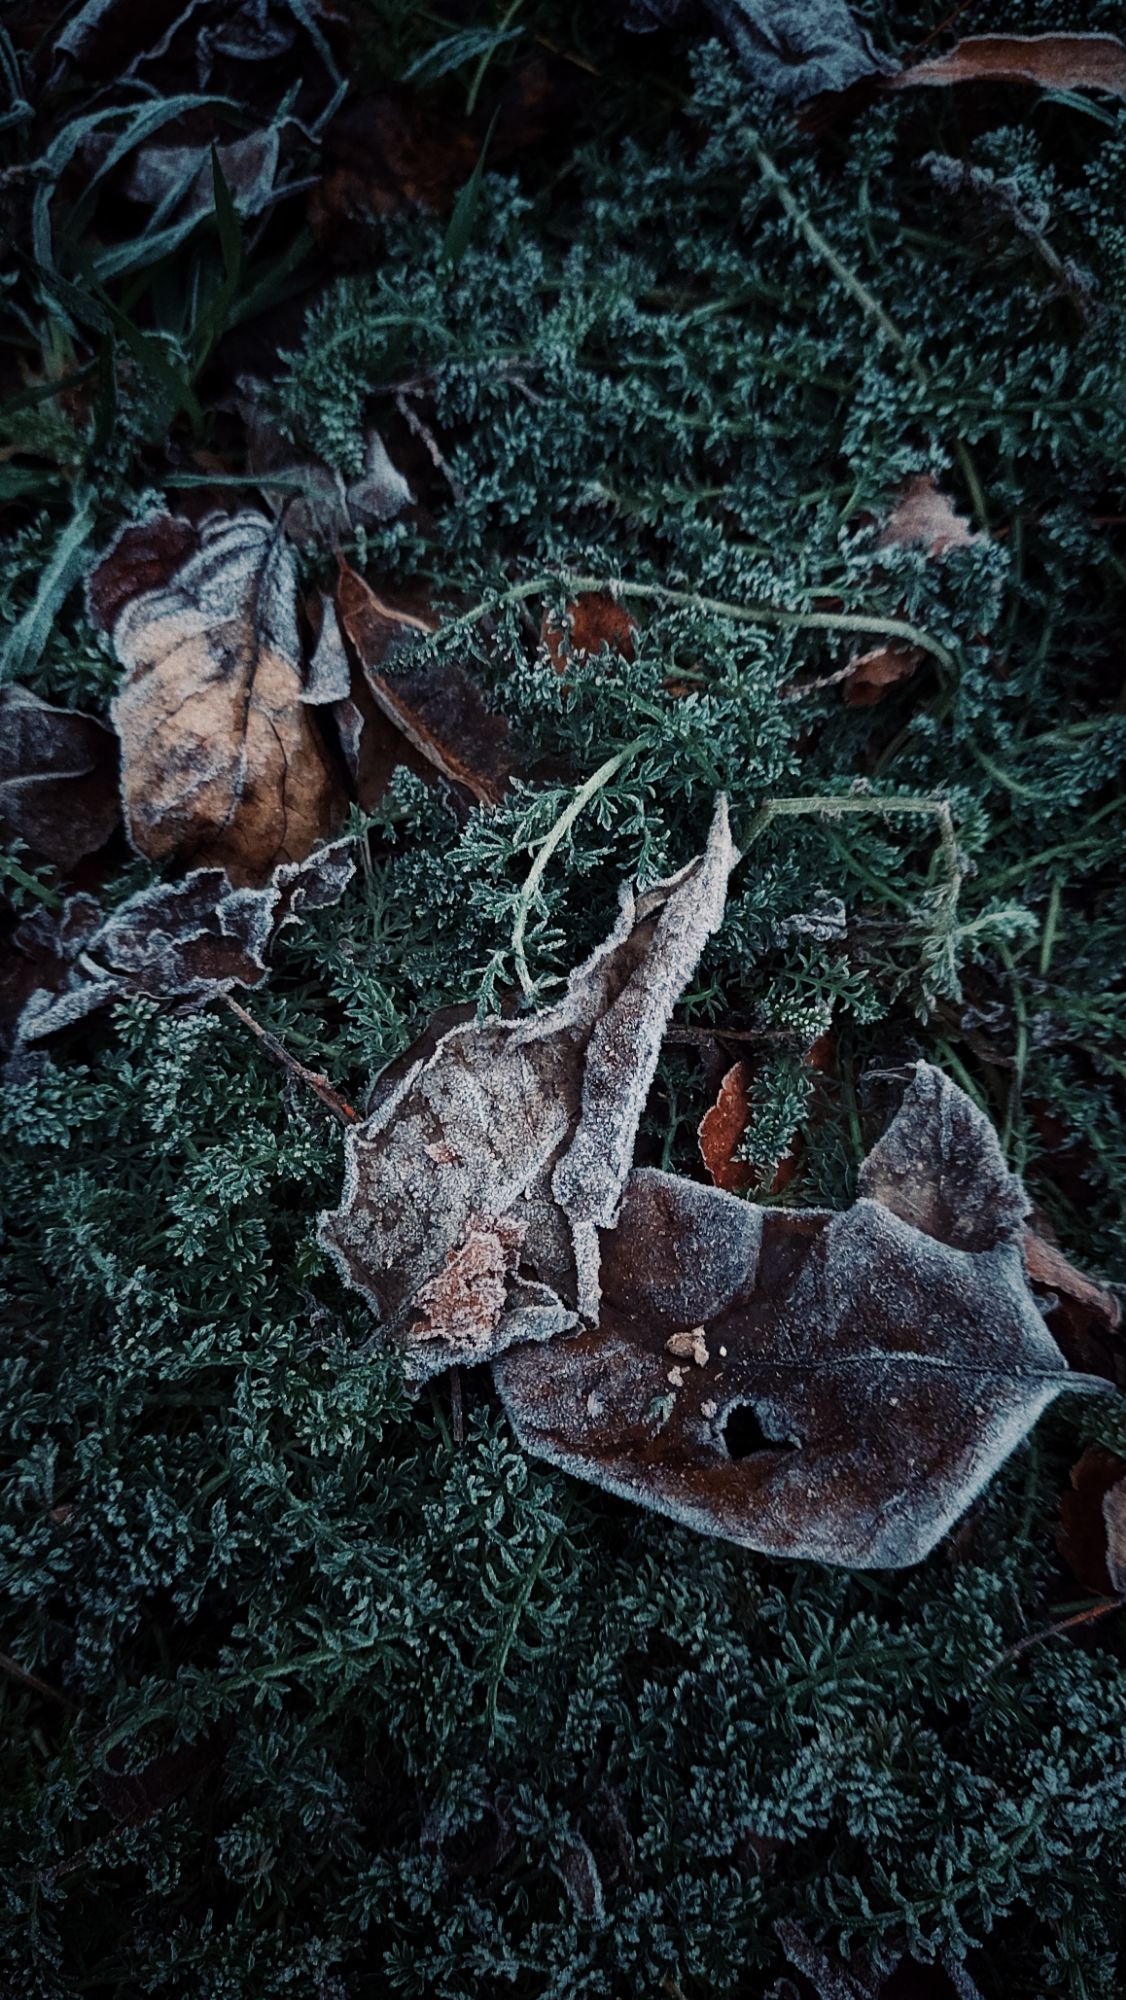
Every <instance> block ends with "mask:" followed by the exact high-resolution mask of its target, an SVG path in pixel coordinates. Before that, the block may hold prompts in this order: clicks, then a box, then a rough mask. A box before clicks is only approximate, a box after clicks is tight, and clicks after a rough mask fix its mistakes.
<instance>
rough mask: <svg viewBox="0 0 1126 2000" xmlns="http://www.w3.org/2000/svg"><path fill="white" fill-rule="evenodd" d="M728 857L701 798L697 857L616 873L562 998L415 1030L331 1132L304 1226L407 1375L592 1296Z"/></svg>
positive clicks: (558, 1317) (719, 818)
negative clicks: (320, 1188)
mask: <svg viewBox="0 0 1126 2000" xmlns="http://www.w3.org/2000/svg"><path fill="white" fill-rule="evenodd" d="M734 858H735V857H734V850H733V848H732V846H731V840H730V835H729V832H728V827H727V813H726V808H725V806H724V805H723V803H722V802H721V804H720V807H719V809H718V811H717V814H716V818H715V822H714V824H713V827H712V832H711V835H710V838H709V841H708V846H707V849H706V852H705V853H704V854H703V856H701V857H700V858H699V859H698V860H696V861H694V862H692V863H690V864H689V866H688V867H687V868H685V869H683V870H682V871H681V873H680V874H678V875H675V876H673V877H672V878H671V879H670V880H668V881H666V882H661V883H658V884H656V885H655V886H654V887H653V888H651V889H647V890H644V891H642V892H640V893H634V892H633V891H632V890H631V889H629V888H628V887H627V888H625V889H623V892H622V906H621V912H620V915H619V917H618V921H617V923H616V924H615V926H614V929H613V930H612V932H611V933H610V936H609V937H608V938H607V939H606V941H605V943H604V944H602V945H601V946H600V947H599V949H598V950H597V951H596V952H595V953H594V954H593V956H592V957H591V958H589V959H588V960H587V961H586V963H585V964H583V965H581V966H579V967H578V968H577V970H576V971H574V972H573V973H572V974H571V977H570V979H569V981H568V984H567V991H566V993H565V995H564V997H563V999H562V1000H560V1001H558V1002H557V1004H556V1005H555V1006H553V1007H550V1008H548V1009H546V1010H545V1011H544V1012H543V1013H541V1014H536V1015H533V1016H531V1017H530V1018H528V1019H524V1020H490V1021H485V1022H481V1023H478V1022H475V1021H474V1022H469V1023H458V1024H457V1025H455V1026H453V1027H450V1028H447V1029H445V1030H444V1031H443V1032H441V1033H440V1034H438V1035H437V1036H436V1037H431V1038H430V1040H429V1041H428V1042H427V1041H424V1043H423V1044H422V1045H421V1047H420V1049H419V1050H418V1051H417V1052H416V1053H415V1059H414V1060H406V1059H404V1060H403V1061H401V1062H400V1063H399V1064H398V1065H397V1066H396V1076H395V1079H394V1081H393V1082H391V1083H390V1084H389V1086H388V1087H387V1088H385V1089H383V1090H382V1091H381V1092H380V1093H379V1095H378V1096H377V1099H376V1101H375V1105H374V1108H373V1109H372V1111H371V1113H370V1114H369V1116H368V1118H367V1119H366V1120H365V1121H364V1122H363V1123H362V1124H361V1125H358V1126H356V1127H355V1128H354V1129H353V1130H352V1131H350V1132H349V1133H348V1135H347V1138H346V1142H345V1143H346V1167H345V1182H344V1191H343V1197H342V1200H341V1205H340V1207H339V1208H338V1209H336V1210H334V1211H333V1212H331V1213H328V1214H326V1215H324V1216H323V1217H322V1220H321V1238H322V1241H323V1242H324V1243H325V1244H326V1245H327V1247H328V1248H329V1249H330V1250H331V1252H332V1254H333V1256H334V1257H335V1258H336V1261H337V1263H338V1264H339V1266H340V1268H341V1270H342V1272H343V1273H344V1276H345V1277H346V1278H347V1279H348V1281H349V1283H351V1284H353V1285H354V1286H355V1287H356V1288H357V1290H358V1291H361V1292H362V1293H363V1294H364V1296H365V1297H366V1298H367V1299H368V1300H369V1301H370V1303H371V1304H372V1305H373V1306H374V1308H375V1310H376V1312H377V1313H378V1315H379V1317H380V1319H381V1321H382V1322H383V1330H384V1336H385V1338H386V1339H388V1340H389V1341H391V1342H394V1343H396V1344H398V1345H399V1346H400V1347H401V1349H402V1351H403V1355H404V1360H405V1364H406V1367H407V1370H408V1373H410V1374H411V1375H412V1376H414V1377H415V1378H424V1377H426V1376H427V1375H430V1374H434V1373H436V1372H437V1371H438V1370H440V1369H442V1368H444V1367H446V1366H448V1365H449V1363H451V1362H453V1361H470V1362H473V1361H482V1360H485V1359H487V1358H488V1356H490V1355H491V1354H495V1353H498V1352H499V1351H500V1350H501V1349H502V1348H503V1347H506V1346H508V1344H509V1343H510V1342H511V1341H513V1340H531V1341H539V1340H544V1339H548V1338H550V1337H551V1336H552V1335H554V1334H556V1333H559V1332H561V1331H562V1330H563V1329H564V1328H566V1327H571V1326H574V1325H576V1324H577V1321H578V1317H579V1316H580V1315H586V1316H589V1317H593V1316H594V1315H596V1314H597V1311H598V1303H599V1246H598V1232H599V1230H600V1229H608V1228H611V1227H612V1226H613V1224H614V1221H615V1219H616V1217H617V1213H618V1207H619V1203H620V1200H621V1193H622V1188H623V1186H624V1184H625V1181H626V1178H627V1176H628V1174H629V1171H630V1166H631V1163H632V1158H633V1146H634V1139H635V1136H636V1132H637V1125H638V1121H639V1119H640V1116H641V1111H642V1108H643V1106H644V1103H645V1098H646V1095H647V1093H648V1090H649V1086H650V1084H651V1082H652V1079H653V1074H654V1071H655V1068H656V1063H657V1056H658V1052H659V1049H660V1043H661V1037H662V1034H663V1031H664V1027H665V1024H666V1022H667V1020H668V1018H669V1014H670V1012H671V1010H672V1007H673V1005H674V1003H675V1001H676V999H677V996H678V995H679V993H680V992H681V990H682V988H683V986H684V984H685V981H686V980H687V979H688V978H689V977H690V975H691V973H692V970H693V968H694V967H695V965H696V962H697V960H698V958H699V955H700V952H701V950H702V948H703V945H704V942H705V940H706V939H707V937H708V936H709V935H710V933H711V932H712V931H714V930H715V928H716V927H717V925H718V924H719V921H720V918H721V916H722V914H723V906H724V897H725V893H726V886H727V877H728V874H729V872H730V869H731V866H732V863H733V861H734Z"/></svg>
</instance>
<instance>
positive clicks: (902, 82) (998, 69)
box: [887, 35, 1126, 97]
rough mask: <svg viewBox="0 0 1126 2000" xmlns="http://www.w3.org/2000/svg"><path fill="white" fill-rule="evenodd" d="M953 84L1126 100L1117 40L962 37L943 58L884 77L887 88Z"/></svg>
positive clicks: (1125, 56)
mask: <svg viewBox="0 0 1126 2000" xmlns="http://www.w3.org/2000/svg"><path fill="white" fill-rule="evenodd" d="M954 83H1026V84H1032V85H1033V86H1035V87H1037V88H1038V89H1040V90H1107V91H1110V92H1111V93H1112V95H1113V96H1115V97H1126V44H1123V43H1122V42H1121V41H1119V39H1118V37H1117V35H966V36H965V37H964V38H963V40H962V41H960V42H955V44H954V47H953V48H952V49H948V50H947V53H946V54H945V55H944V56H935V57H934V58H932V59H930V60H928V61H926V62H919V63H912V64H911V65H910V67H909V68H908V69H905V70H901V71H900V72H899V74H898V75H897V76H893V77H889V78H888V81H887V88H889V89H891V90H915V89H918V88H919V87H920V86H921V85H929V86H931V87H932V88H946V87H948V86H949V85H950V84H954Z"/></svg>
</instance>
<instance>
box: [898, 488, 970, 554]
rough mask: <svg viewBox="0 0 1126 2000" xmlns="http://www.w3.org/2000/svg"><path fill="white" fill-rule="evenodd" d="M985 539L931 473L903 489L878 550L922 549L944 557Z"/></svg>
mask: <svg viewBox="0 0 1126 2000" xmlns="http://www.w3.org/2000/svg"><path fill="white" fill-rule="evenodd" d="M984 540H985V536H984V535H982V534H979V533H978V532H977V531H975V530H974V529H973V528H971V527H970V524H969V522H968V521H967V520H966V518H965V516H964V515H962V514H959V513H958V510H957V508H956V507H955V506H954V503H953V501H952V500H950V499H948V498H947V496H946V494H945V493H943V492H942V491H941V490H940V489H939V487H937V486H936V485H935V483H934V480H933V479H932V478H931V477H930V475H929V474H928V473H925V472H922V473H919V474H918V475H917V476H916V477H915V478H914V479H909V480H908V481H907V483H906V485H905V486H903V487H901V489H900V491H899V494H898V496H897V498H896V502H895V506H894V507H893V509H892V511H891V513H890V514H889V515H888V518H887V520H886V521H885V522H884V525H883V527H882V528H881V529H880V532H879V535H878V537H877V539H876V547H877V548H880V549H889V548H901V549H907V548H912V547H918V548H922V549H924V550H925V551H926V553H927V555H928V556H942V555H945V554H946V551H947V549H959V548H968V547H969V545H970V544H971V543H972V542H981V541H984Z"/></svg>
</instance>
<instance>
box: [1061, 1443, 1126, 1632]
mask: <svg viewBox="0 0 1126 2000" xmlns="http://www.w3.org/2000/svg"><path fill="white" fill-rule="evenodd" d="M1056 1545H1057V1547H1058V1549H1059V1552H1060V1554H1061V1556H1062V1557H1063V1559H1064V1561H1065V1562H1066V1564H1067V1566H1068V1568H1069V1569H1070V1570H1071V1573H1072V1575H1073V1576H1074V1577H1075V1578H1076V1579H1077V1580H1078V1582H1080V1583H1081V1584H1082V1585H1083V1587H1084V1589H1085V1590H1090V1591H1092V1592H1093V1593H1094V1594H1095V1596H1096V1597H1124V1596H1126V1459H1121V1458H1119V1457H1118V1456H1117V1455H1116V1454H1115V1453H1114V1452H1113V1451H1106V1450H1104V1448H1103V1447H1102V1446H1101V1445H1095V1444H1093V1445H1088V1447H1087V1449H1086V1451H1085V1452H1084V1453H1083V1455H1082V1457H1081V1458H1080V1459H1079V1460H1078V1462H1077V1463H1076V1464H1075V1465H1073V1466H1072V1468H1071V1491H1070V1492H1069V1493H1064V1494H1063V1495H1062V1496H1061V1499H1060V1526H1059V1531H1058V1533H1057V1535H1056Z"/></svg>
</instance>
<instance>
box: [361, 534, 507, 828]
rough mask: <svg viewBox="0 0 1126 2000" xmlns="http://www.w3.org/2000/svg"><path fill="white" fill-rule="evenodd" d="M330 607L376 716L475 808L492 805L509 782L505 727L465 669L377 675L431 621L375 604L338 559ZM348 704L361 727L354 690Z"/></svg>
mask: <svg viewBox="0 0 1126 2000" xmlns="http://www.w3.org/2000/svg"><path fill="white" fill-rule="evenodd" d="M336 604H337V611H338V613H339V618H340V623H341V626H342V627H343V630H344V632H345V634H346V636H347V638H348V640H349V641H350V643H351V645H352V647H353V649H354V651H355V654H356V657H357V659H358V661H359V663H360V666H361V667H362V669H363V676H364V686H365V688H366V691H367V693H368V695H369V696H370V699H371V701H372V702H373V703H374V704H375V707H376V709H377V710H378V711H379V713H380V715H382V716H383V717H384V718H385V720H386V721H387V722H390V723H391V724H393V726H394V728H395V729H396V730H397V731H398V732H399V734H400V735H401V736H402V737H404V738H405V739H406V742H407V743H409V744H410V745H411V747H412V748H413V749H414V750H415V751H416V752H417V753H418V755H419V756H420V757H423V758H425V760H426V762H427V763H428V764H430V765H431V766H432V767H433V768H434V769H435V770H436V771H438V772H440V773H441V775H442V777H443V778H445V779H447V780H448V782H449V783H451V784H454V785H460V786H463V787H464V789H465V790H466V791H467V792H468V793H469V794H470V795H471V797H472V798H474V799H476V800H477V801H478V803H479V804H481V805H495V804H496V802H497V800H498V799H499V798H500V797H501V796H502V794H503V792H504V789H505V786H506V784H507V782H508V776H509V768H510V767H509V761H508V725H507V723H506V722H505V721H504V718H503V717H502V716H498V715H494V714H492V713H491V711H490V710H489V709H487V708H486V707H485V704H484V702H483V701H482V699H481V696H480V693H479V692H478V689H477V687H476V686H475V684H474V682H473V681H471V680H470V678H469V676H468V674H467V673H465V671H464V669H463V668H461V667H459V666H456V665H449V664H445V665H442V666H439V667H435V668H432V669H431V670H430V671H428V672H423V673H418V674H400V675H396V676H395V677H394V678H393V679H391V678H389V677H388V676H387V675H386V674H385V673H384V671H383V670H384V667H385V666H386V665H387V664H388V663H389V662H390V661H391V660H392V659H393V657H394V655H395V653H396V651H397V650H398V649H399V648H400V647H401V646H403V645H404V643H408V642H409V641H410V640H412V639H414V638H417V636H418V635H419V634H420V633H428V632H432V631H434V630H435V629H436V628H435V621H434V620H433V619H432V618H429V617H426V616H424V615H421V614H420V613H418V612H414V611H411V610H408V609H406V608H405V607H404V606H401V605H398V604H394V603H391V602H390V601H389V600H387V599H385V598H381V597H377V595H376V593H375V591H374V590H373V589H372V588H371V585H370V584H368V583H365V582H364V579H363V577H361V576H357V574H356V572H355V570H354V569H351V568H350V567H349V565H348V564H347V563H346V562H344V561H343V560H342V561H341V563H340V577H339V581H338V583H337V591H336ZM352 700H353V703H354V704H355V705H356V707H357V709H358V710H359V712H360V714H361V720H362V710H361V709H360V705H359V700H358V696H357V693H356V691H355V690H353V695H352Z"/></svg>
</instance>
